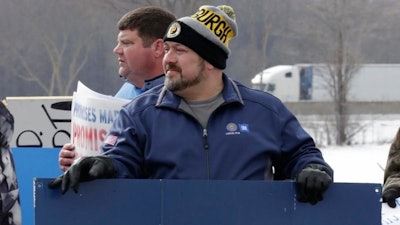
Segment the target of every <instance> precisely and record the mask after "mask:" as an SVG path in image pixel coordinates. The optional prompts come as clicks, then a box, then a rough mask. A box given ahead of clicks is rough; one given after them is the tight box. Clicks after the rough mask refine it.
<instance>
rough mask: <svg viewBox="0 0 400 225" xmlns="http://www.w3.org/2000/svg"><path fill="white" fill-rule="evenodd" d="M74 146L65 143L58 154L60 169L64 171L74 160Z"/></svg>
mask: <svg viewBox="0 0 400 225" xmlns="http://www.w3.org/2000/svg"><path fill="white" fill-rule="evenodd" d="M74 150H75V146H74V145H73V144H71V143H67V144H65V145H64V146H63V147H62V149H61V150H60V152H59V154H58V164H59V165H60V169H61V170H62V171H66V170H67V169H69V167H70V166H71V165H72V163H73V162H74V158H75V151H74Z"/></svg>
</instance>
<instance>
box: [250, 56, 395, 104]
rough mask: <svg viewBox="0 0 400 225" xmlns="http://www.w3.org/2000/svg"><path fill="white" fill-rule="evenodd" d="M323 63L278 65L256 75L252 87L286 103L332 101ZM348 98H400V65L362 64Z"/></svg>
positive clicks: (366, 99)
mask: <svg viewBox="0 0 400 225" xmlns="http://www.w3.org/2000/svg"><path fill="white" fill-rule="evenodd" d="M327 68H328V67H327V66H326V65H324V64H295V65H278V66H273V67H270V68H267V69H265V70H264V71H262V72H260V73H258V74H256V75H255V76H254V78H253V79H252V80H251V83H252V86H253V88H256V89H260V90H263V91H266V92H269V93H271V94H273V95H275V96H276V97H278V98H280V99H281V100H282V101H284V102H297V101H302V100H305V101H322V102H323V101H332V97H331V95H330V94H329V92H330V88H329V87H328V86H327V83H326V81H325V80H324V77H326V75H327V74H326V73H328V69H327ZM352 76H353V78H352V79H351V81H350V86H349V93H348V96H347V99H348V101H367V102H371V101H378V102H386V101H400V89H399V84H400V64H362V65H360V66H359V67H357V69H356V70H355V71H354V73H353V75H352Z"/></svg>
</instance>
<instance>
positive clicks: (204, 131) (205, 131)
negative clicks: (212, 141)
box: [203, 128, 210, 180]
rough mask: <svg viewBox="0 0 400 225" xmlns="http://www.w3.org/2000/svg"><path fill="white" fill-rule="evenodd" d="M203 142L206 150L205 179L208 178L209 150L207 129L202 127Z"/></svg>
mask: <svg viewBox="0 0 400 225" xmlns="http://www.w3.org/2000/svg"><path fill="white" fill-rule="evenodd" d="M203 144H204V149H205V150H206V168H207V179H208V180H210V160H209V150H208V138H207V129H205V128H204V129H203Z"/></svg>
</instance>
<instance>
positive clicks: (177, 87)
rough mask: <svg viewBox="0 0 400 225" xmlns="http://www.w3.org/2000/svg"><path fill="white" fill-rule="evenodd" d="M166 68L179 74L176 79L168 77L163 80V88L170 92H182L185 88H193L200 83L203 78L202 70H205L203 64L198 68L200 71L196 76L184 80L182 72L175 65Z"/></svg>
mask: <svg viewBox="0 0 400 225" xmlns="http://www.w3.org/2000/svg"><path fill="white" fill-rule="evenodd" d="M167 68H170V69H174V70H175V71H177V72H179V74H180V75H179V77H177V78H176V79H174V80H172V79H170V78H168V77H166V78H165V82H164V86H165V87H166V88H167V89H168V90H170V91H172V92H176V91H182V90H184V89H186V88H190V87H192V86H195V85H196V84H198V83H200V82H201V81H202V80H203V78H204V68H205V66H204V64H202V65H201V66H200V71H199V73H198V74H197V76H195V77H193V78H190V79H188V78H184V77H183V76H182V70H181V69H180V68H178V67H177V66H176V65H168V66H167Z"/></svg>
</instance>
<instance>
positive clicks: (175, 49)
mask: <svg viewBox="0 0 400 225" xmlns="http://www.w3.org/2000/svg"><path fill="white" fill-rule="evenodd" d="M164 49H165V55H164V58H163V67H164V72H165V82H164V85H165V87H166V88H167V89H168V90H170V91H173V92H177V91H182V90H185V89H187V88H190V87H192V86H195V85H196V84H199V83H200V82H201V81H202V80H203V79H204V71H205V61H204V60H203V59H202V58H201V57H200V56H199V55H198V54H197V53H195V52H194V51H193V50H191V49H190V48H188V47H186V46H185V45H182V44H179V43H176V42H171V41H167V42H165V44H164Z"/></svg>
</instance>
